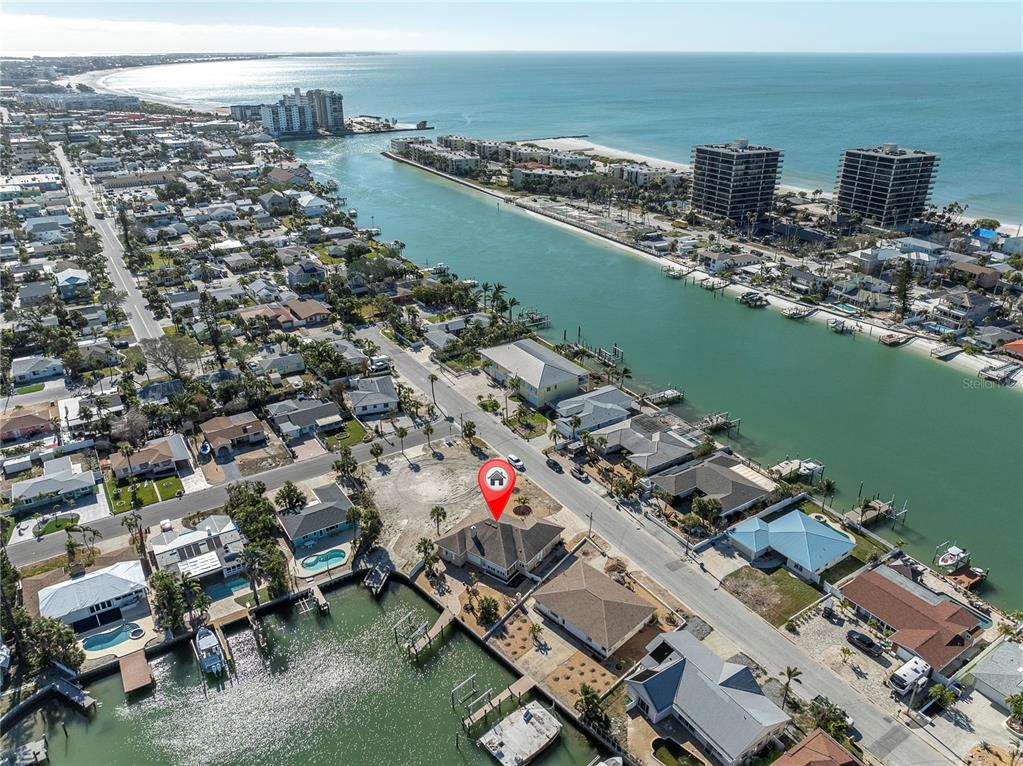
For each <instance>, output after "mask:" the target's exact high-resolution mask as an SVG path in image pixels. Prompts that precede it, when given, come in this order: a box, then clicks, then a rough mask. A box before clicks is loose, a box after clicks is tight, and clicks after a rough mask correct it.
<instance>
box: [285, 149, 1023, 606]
mask: <svg viewBox="0 0 1023 766" xmlns="http://www.w3.org/2000/svg"><path fill="white" fill-rule="evenodd" d="M387 143H388V142H387V139H386V137H358V138H347V139H335V140H324V141H315V142H301V143H297V144H292V146H293V147H294V148H295V150H296V152H297V153H298V156H299V157H300V158H301V159H302V160H304V161H306V162H307V163H308V164H309V165H310V167H311V168H312V169H313V170H314V172H316V173H317V175H318V176H320V177H323V178H333V179H335V180H337V182H338V184H339V185H340V188H341V193H342V194H344V195H347V198H348V204H349V205H350V206H352V207H356V208H358V210H359V224H360V225H361V226H370V225H375V226H377V227H379V228H381V229H382V230H383V236H384V237H385V238H387V239H399V240H401V241H403V242H405V243H406V244H407V249H406V255H407V256H408V257H409V258H411V259H412V260H414V261H416V262H417V263H420V264H429V263H437V262H438V261H443V262H445V263H447V264H448V265H450V266H451V267H452V268H453V269H454V270H455V271H456V272H457V273H458V274H459V275H460V276H461V277H463V278H474V279H477V280H479V281H480V282H483V281H488V282H492V283H493V282H501V283H503V284H505V285H506V286H507V287H508V290H509V294H511V295H515V296H516V297H517V298H518V299H519V300H520V301H521V302H522V307H523V308H525V307H529V306H533V307H536V308H539V309H541V310H542V311H544V312H546V313H547V314H549V315H550V317H551V320H552V322H553V327H552V328H551V330H549V331H548V334H549V335H550V337H552V338H553V339H557V340H560V339H561V338H562V337H565V336H567V337H568V338H570V339H574V338H575V337H576V334H577V332H578V329H579V328H580V327H581V329H582V334H583V337H584V339H585V340H586V341H587V342H589V343H591V344H595V345H600V346H605V347H610V346H611V345H612V344H613V343H617V344H618V345H619V346H621V347H622V348H623V349H624V350H625V355H626V356H625V361H626V365H627V366H628V367H629V368H630V369H631V370H632V373H633V376H634V377H633V380H632V384H633V385H636V386H639V387H641V388H648V389H660V388H665V387H668V386H672V387H676V388H679V389H683V390H684V391H685V393H686V398H687V405H686V407H685V408H684V412H686V413H688V414H695V413H701V414H706V413H708V412H711V411H728V412H730V413H731V414H732V415H733V416H734V417H739V418H741V419H742V422H741V426H740V432H739V434H738V436H737V437H736V438H735V439H734V443H735V446H736V448H737V449H740V450H741V451H742V452H744V453H745V454H746V455H748V456H749V457H751V458H752V459H754V460H757V461H759V462H761V463H763V464H766V465H772V464H773V463H775V462H777V461H779V460H781V459H784V458H785V457H786V456H793V457H795V456H797V455H798V456H801V457H813V458H816V459H818V460H821V461H822V462H824V463H825V464H826V466H827V475H828V476H830V477H831V478H833V479H834V480H835V481H836V482H837V483H838V487H839V495H838V497H837V498H836V500H835V505H836V508H839V509H848V508H850V507H851V506H852V504H853V503H854V502H855V500H856V497H857V494H858V492H859V491H860V486H861V483H862V487H863V492H864V493H865V494H870V495H873V494H878V495H880V496H881V497H883V498H885V499H890V498H891V497H892V496H894V497H895V500H896V503H897V505H898V506H899V507H900V508H901V507H902V506H903V504H904V503H906V504H908V508H909V513H908V515H907V516H906V517H905V518H906V523H905V526H900V527H899V528H897V529H891V528H888V527H881V528H880V529H879V530H878V531H879V532H880V533H881V534H883V535H885V536H887V537H889V538H890V539H891V540H892V541H893V542H895V541H898V540H902V541H904V543H905V546H906V547H907V549H908V550H910V551H911V552H912V553H914V554H915V555H916V556H918V557H919V558H921V559H922V560H924V561H930V560H931V558H932V556H933V553H934V548H935V546H937V545H939V544H940V543H942V542H944V541H946V540H954V541H957V542H958V543H959V545H961V546H965V547H967V548H969V549H970V550H971V551H972V552H973V554H974V564H975V565H977V566H981V567H985V568H990V569H991V578H990V580H989V583H988V585H987V587H986V589H985V590H984V591H983V594H984V596H985V597H986V598H988V599H990V600H991V601H992V602H993V603H996V604H998V605H1000V606H1003V607H1006V608H1019V606H1020V605H1021V602H1023V574H1021V570H1020V568H1019V566H1018V564H1019V561H1018V557H1019V548H1020V541H1021V540H1023V396H1020V393H1019V392H1018V391H1008V390H1005V389H1002V388H999V387H995V386H988V385H981V384H980V381H979V380H978V379H977V378H976V377H975V376H974V375H973V374H972V373H969V372H966V371H964V370H962V369H960V368H958V367H956V366H953V365H950V364H943V363H940V362H935V361H932V360H930V359H928V358H926V357H925V356H924V355H922V354H919V353H917V352H914V351H913V350H911V349H909V348H896V349H892V348H887V347H884V346H882V345H880V344H879V343H878V342H877V339H876V338H875V337H869V336H867V335H861V336H858V337H849V336H841V337H840V336H837V335H834V334H832V333H829V332H828V331H827V329H826V328H825V325H824V324H823V323H821V322H815V321H807V322H794V321H792V320H787V319H785V318H783V317H782V316H781V315H780V314H779V313H777V312H774V311H771V310H760V311H757V310H753V309H748V308H745V307H743V306H741V305H739V304H737V303H736V302H735V301H734V300H732V299H731V297H728V296H722V295H720V294H719V295H717V296H716V297H715V296H713V295H711V294H710V293H709V292H707V291H705V290H701V289H699V288H697V287H692V286H683V285H682V284H681V283H680V282H678V281H675V280H669V279H665V278H663V277H662V276H661V274H660V270H659V268H658V266H657V264H655V263H651V262H649V261H647V260H646V259H643V258H642V257H640V256H638V255H630V254H628V253H626V252H623V251H622V250H620V249H618V248H614V247H612V246H611V245H609V244H605V243H603V242H600V241H598V240H595V239H593V238H589V237H586V236H584V235H581V234H579V233H577V232H575V231H572V230H567V229H565V228H562V227H559V226H556V225H553V224H552V223H550V222H548V221H545V220H541V219H537V218H536V217H534V216H530V215H528V214H526V213H524V212H522V211H519V210H516V209H514V208H510V207H509V206H507V205H504V204H502V205H498V204H497V201H496V200H495V199H494V198H492V197H488V196H486V195H483V194H480V193H478V192H475V191H473V190H471V189H467V188H465V187H462V186H459V185H457V184H454V183H452V182H449V181H446V180H444V179H441V178H438V177H436V176H433V175H431V174H429V173H426V172H424V171H421V170H418V169H416V168H412V167H409V166H407V165H403V164H400V163H396V162H392V161H390V160H387V159H386V158H383V157H381V156H380V154H379V152H380V151H382V150H384V149H386V148H387Z"/></svg>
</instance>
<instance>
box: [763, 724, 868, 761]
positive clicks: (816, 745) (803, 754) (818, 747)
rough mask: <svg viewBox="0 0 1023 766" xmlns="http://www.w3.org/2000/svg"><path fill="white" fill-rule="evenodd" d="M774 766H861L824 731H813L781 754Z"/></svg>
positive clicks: (857, 759)
mask: <svg viewBox="0 0 1023 766" xmlns="http://www.w3.org/2000/svg"><path fill="white" fill-rule="evenodd" d="M774 766H863V761H861V760H860V759H859V758H857V757H855V756H854V755H853V754H852V753H850V752H849V751H848V750H846V749H845V748H844V747H842V746H841V745H840V744H838V742H836V741H835V739H834V738H833V737H832V736H831V735H830V734H828V733H827V732H826V731H824V729H814V730H813V731H812V732H810V733H809V734H808V735H807V736H806V737H804V738H803V739H801V740H800V741H799V742H798V743H796V744H795V745H794V746H793V747H791V748H789V749H788V750H786V751H785V752H784V753H782V756H781V758H779V759H778V760H776V761H775V762H774Z"/></svg>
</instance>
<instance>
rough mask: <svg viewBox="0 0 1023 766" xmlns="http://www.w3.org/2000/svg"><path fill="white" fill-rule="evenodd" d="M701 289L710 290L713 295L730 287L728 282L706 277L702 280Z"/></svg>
mask: <svg viewBox="0 0 1023 766" xmlns="http://www.w3.org/2000/svg"><path fill="white" fill-rule="evenodd" d="M700 287H702V288H703V289H704V290H710V291H711V292H712V293H713V292H717V291H718V290H724V289H725V288H726V287H728V282H727V281H725V280H724V279H718V278H717V277H704V278H703V279H701V280H700Z"/></svg>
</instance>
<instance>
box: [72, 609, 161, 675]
mask: <svg viewBox="0 0 1023 766" xmlns="http://www.w3.org/2000/svg"><path fill="white" fill-rule="evenodd" d="M140 612H141V610H140ZM142 614H143V615H144V616H132V617H128V616H126V617H125V618H124V619H123V620H122V621H121V622H120V623H110V624H109V625H104V626H102V627H100V628H96V629H95V630H90V631H89V632H88V633H83V634H82V635H80V636H79V637H78V641H79V645H80V646H81V647H82V649H83V651H84V652H85V660H86V664H87V665H88V666H91V665H93V664H95V663H96V661H97V660H101V659H104V658H115V659H116V658H119V657H124V656H126V655H129V654H131V653H132V652H137V651H138V650H140V649H144V648H145V647H146V646H147V645H148V644H149V643H150V642H151V641H154V640H162V639H163V636H164V634H163V631H161V630H160V629H159V628H157V627H156V624H155V622H154V620H153V615H152V614H150V613H149V611H148V609H146V610H145V612H142ZM131 622H133V623H135V624H136V625H138V626H139V627H140V628H142V630H144V631H145V633H144V634H143V636H142V638H128V639H125V640H124V641H121V642H120V643H117V644H114V645H113V646H108V647H105V648H103V649H92V650H90V649H86V648H85V645H84V644H85V640H86V639H88V638H91V637H93V636H96V635H99V634H100V633H108V632H110V631H112V630H117V629H118V628H119V627H121V626H122V625H127V624H128V623H131Z"/></svg>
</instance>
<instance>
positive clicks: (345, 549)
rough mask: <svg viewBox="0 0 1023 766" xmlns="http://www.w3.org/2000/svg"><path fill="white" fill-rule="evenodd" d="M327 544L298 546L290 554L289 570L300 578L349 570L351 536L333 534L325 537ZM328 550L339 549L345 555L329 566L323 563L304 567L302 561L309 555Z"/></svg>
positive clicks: (320, 554)
mask: <svg viewBox="0 0 1023 766" xmlns="http://www.w3.org/2000/svg"><path fill="white" fill-rule="evenodd" d="M326 542H327V543H328V544H327V545H323V546H322V547H321V546H320V545H316V546H313V547H310V548H299V549H298V550H297V551H295V552H294V553H293V554H292V559H291V570H292V572H294V574H295V577H297V578H299V579H300V580H306V581H309V580H316V579H318V578H319V577H321V576H323V575H327V574H329V575H331V576H334V575H336V574H337V573H338V572H340V571H345V570H350V569H351V566H352V564H351V562H352V538H351V536H350V535H347V536H346V535H344V534H342V535H333V536H331V537H328V538H326ZM330 551H341V552H342V553H343V554H344V555H345V557H344V559H343V560H341V561H339V562H333V563H331V564H330V565H329V566H327V565H324V566H322V567H319V568H317V569H306V568H305V567H303V566H302V562H303V561H304V560H305V559H307V558H310V557H311V556H322V555H325V554H328V553H330Z"/></svg>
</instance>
